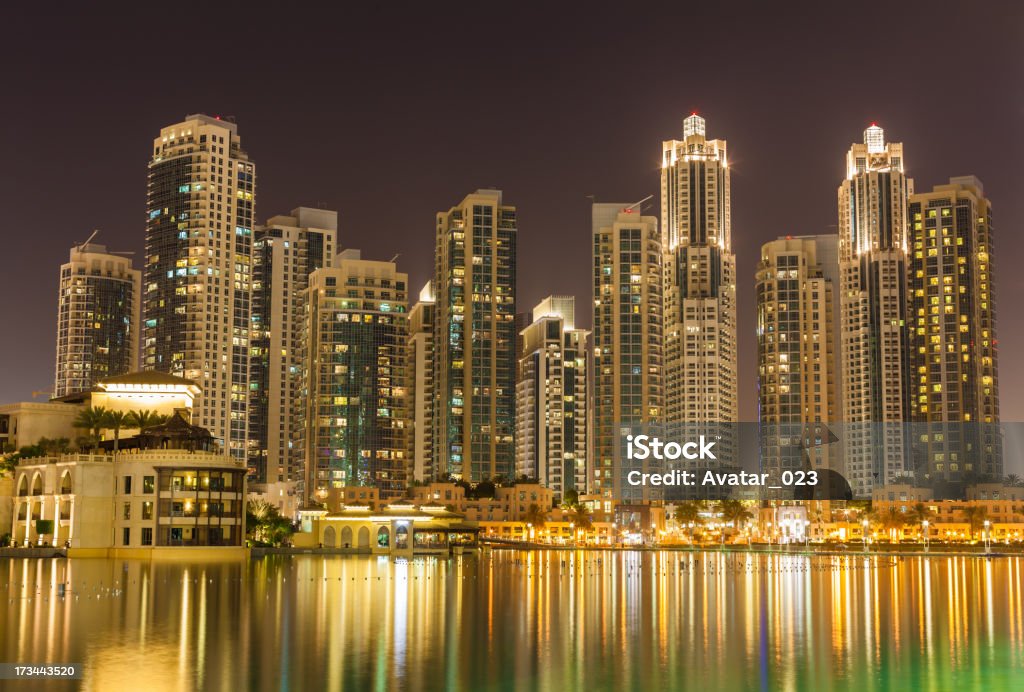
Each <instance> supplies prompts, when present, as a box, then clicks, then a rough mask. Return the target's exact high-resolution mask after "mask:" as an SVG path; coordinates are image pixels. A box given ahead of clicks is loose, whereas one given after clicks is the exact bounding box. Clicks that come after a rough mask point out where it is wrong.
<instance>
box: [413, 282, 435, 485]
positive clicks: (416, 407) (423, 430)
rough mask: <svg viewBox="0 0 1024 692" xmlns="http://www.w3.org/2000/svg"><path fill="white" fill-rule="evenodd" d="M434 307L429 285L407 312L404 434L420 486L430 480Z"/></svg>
mask: <svg viewBox="0 0 1024 692" xmlns="http://www.w3.org/2000/svg"><path fill="white" fill-rule="evenodd" d="M436 315H437V305H436V304H435V301H434V292H433V284H432V282H429V281H428V282H427V284H426V285H425V286H423V289H422V290H421V291H420V299H419V300H418V301H417V302H416V304H415V305H413V306H412V308H411V309H410V310H409V345H408V353H407V354H406V360H405V364H406V380H407V382H408V385H407V387H406V396H408V397H409V417H410V424H411V425H412V429H411V430H410V431H409V432H408V440H409V453H408V457H407V459H408V461H409V465H410V478H412V479H413V480H415V481H418V482H420V483H423V482H426V481H429V480H431V479H432V478H433V477H434V438H433V435H434V398H435V397H434V394H435V392H434V329H435V325H434V321H435V319H436Z"/></svg>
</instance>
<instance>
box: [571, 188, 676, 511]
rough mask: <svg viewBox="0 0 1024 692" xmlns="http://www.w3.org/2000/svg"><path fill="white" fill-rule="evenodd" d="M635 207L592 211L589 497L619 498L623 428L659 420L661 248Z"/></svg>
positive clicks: (650, 221)
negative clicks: (590, 455) (591, 403)
mask: <svg viewBox="0 0 1024 692" xmlns="http://www.w3.org/2000/svg"><path fill="white" fill-rule="evenodd" d="M635 206H636V205H632V206H631V205H627V204H614V203H600V204H594V205H593V207H592V222H591V223H592V232H591V237H592V250H593V278H594V284H593V286H594V296H593V297H594V321H593V333H594V365H593V368H594V376H593V380H592V387H593V392H594V393H593V399H592V401H593V408H594V410H593V418H592V420H593V454H592V459H593V463H592V470H591V472H590V474H591V476H590V481H589V483H588V487H589V490H590V491H591V492H593V493H596V494H600V495H614V496H615V497H619V493H620V492H621V489H622V482H623V479H622V477H621V476H622V473H621V468H620V467H619V465H618V464H619V462H618V459H619V444H620V439H619V432H620V427H621V426H622V425H641V424H647V423H653V422H657V421H660V420H662V415H663V407H664V390H663V375H664V370H663V368H664V361H663V353H662V344H663V341H662V337H663V324H664V323H663V316H664V313H663V304H662V288H663V284H662V271H661V266H662V265H661V258H662V240H661V235H660V233H659V232H658V219H657V218H655V217H653V216H643V215H642V214H641V213H639V211H637V210H636V209H635V208H634V207H635Z"/></svg>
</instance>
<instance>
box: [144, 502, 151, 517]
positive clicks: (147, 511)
mask: <svg viewBox="0 0 1024 692" xmlns="http://www.w3.org/2000/svg"><path fill="white" fill-rule="evenodd" d="M142 518H143V519H152V518H153V503H152V502H143V503H142Z"/></svg>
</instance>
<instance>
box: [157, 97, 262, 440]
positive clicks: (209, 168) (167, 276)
mask: <svg viewBox="0 0 1024 692" xmlns="http://www.w3.org/2000/svg"><path fill="white" fill-rule="evenodd" d="M255 195H256V169H255V165H254V164H253V162H252V161H250V160H249V157H248V155H247V154H246V153H245V151H243V150H242V148H241V141H240V139H239V137H238V128H237V126H236V125H235V123H233V122H228V121H225V120H221V119H219V118H212V117H209V116H206V115H190V116H188V117H187V118H185V120H183V121H182V122H179V123H175V124H173V125H169V126H167V127H164V128H162V129H161V130H160V135H159V136H158V137H156V139H154V141H153V156H152V158H151V159H150V162H149V182H148V187H147V214H146V260H145V267H144V270H143V272H144V277H143V284H144V285H143V308H142V311H143V315H142V319H143V346H142V366H143V368H144V369H146V370H157V371H160V372H166V373H171V374H173V375H178V376H180V377H185V378H188V379H190V380H193V381H195V382H197V383H198V384H199V385H200V386H201V388H202V392H203V395H202V397H201V399H200V400H199V401H197V402H196V412H195V416H196V418H195V420H196V422H197V423H198V424H199V425H201V426H203V427H205V428H209V430H210V431H211V432H212V433H213V435H214V436H215V437H217V438H219V439H223V440H224V444H225V448H226V449H227V451H228V452H229V453H230V454H231V455H232V456H234V457H235V458H237V459H240V460H244V459H245V458H246V456H247V451H246V450H247V443H248V424H249V415H248V405H249V391H248V390H249V331H250V317H251V305H250V300H251V295H252V234H253V208H254V205H255Z"/></svg>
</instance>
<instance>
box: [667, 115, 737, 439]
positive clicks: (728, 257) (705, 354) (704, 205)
mask: <svg viewBox="0 0 1024 692" xmlns="http://www.w3.org/2000/svg"><path fill="white" fill-rule="evenodd" d="M661 228H662V234H661V237H662V252H663V253H664V260H663V261H664V272H665V274H664V281H665V286H664V306H665V327H664V330H665V381H664V396H665V411H664V417H665V421H666V422H668V423H697V424H703V423H711V422H722V423H735V422H737V421H738V420H739V397H738V390H737V361H736V358H737V356H736V257H735V255H733V253H732V220H731V210H730V183H729V160H728V156H727V153H726V142H725V140H721V139H712V140H709V139H707V138H706V137H705V121H704V118H702V117H700V116H699V115H697V114H696V113H694V114H693V115H690V116H689V117H688V118H686V119H685V120H684V121H683V138H682V139H681V140H675V139H673V140H668V141H666V142H663V143H662V159H661Z"/></svg>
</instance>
